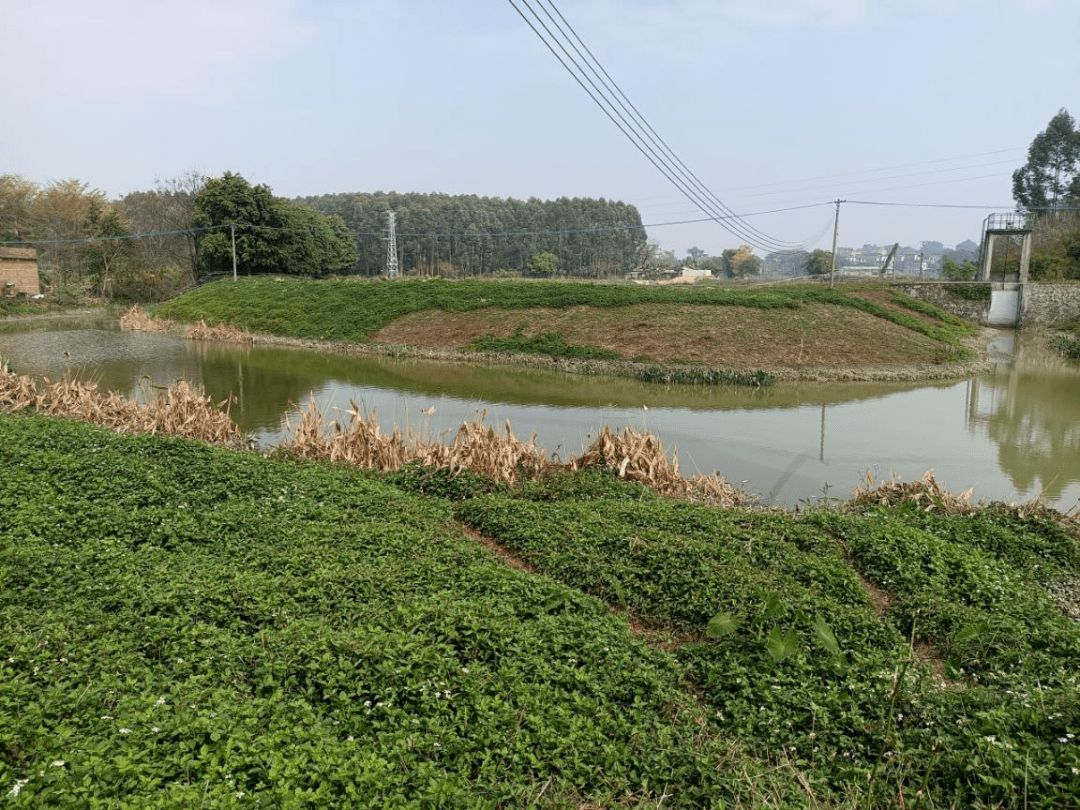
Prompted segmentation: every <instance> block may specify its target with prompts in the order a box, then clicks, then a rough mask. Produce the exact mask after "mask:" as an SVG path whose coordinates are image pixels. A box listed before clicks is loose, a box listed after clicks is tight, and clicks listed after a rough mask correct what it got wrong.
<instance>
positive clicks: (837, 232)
mask: <svg viewBox="0 0 1080 810" xmlns="http://www.w3.org/2000/svg"><path fill="white" fill-rule="evenodd" d="M842 202H847V200H837V201H836V222H835V223H834V224H833V231H832V261H831V263H830V264H831V266H830V267H829V287H832V286H833V284H835V278H836V239H837V237H839V236H840V203H842Z"/></svg>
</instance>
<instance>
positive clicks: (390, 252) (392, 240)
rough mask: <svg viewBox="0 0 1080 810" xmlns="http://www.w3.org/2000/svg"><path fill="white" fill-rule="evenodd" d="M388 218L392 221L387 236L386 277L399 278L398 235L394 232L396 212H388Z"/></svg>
mask: <svg viewBox="0 0 1080 810" xmlns="http://www.w3.org/2000/svg"><path fill="white" fill-rule="evenodd" d="M386 216H387V218H388V219H389V220H390V227H389V231H388V233H387V235H386V277H387V278H397V276H398V261H397V233H396V232H395V230H394V227H395V226H394V212H393V211H387V212H386Z"/></svg>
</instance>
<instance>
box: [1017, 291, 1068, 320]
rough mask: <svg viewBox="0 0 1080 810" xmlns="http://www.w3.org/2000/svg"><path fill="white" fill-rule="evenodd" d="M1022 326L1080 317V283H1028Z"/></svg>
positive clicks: (1021, 317)
mask: <svg viewBox="0 0 1080 810" xmlns="http://www.w3.org/2000/svg"><path fill="white" fill-rule="evenodd" d="M1021 306H1022V307H1023V313H1022V314H1021V316H1020V326H1021V327H1024V326H1053V325H1055V324H1059V323H1063V322H1065V321H1069V320H1073V319H1080V283H1073V284H1028V285H1026V286H1025V287H1024V296H1023V303H1022V304H1021Z"/></svg>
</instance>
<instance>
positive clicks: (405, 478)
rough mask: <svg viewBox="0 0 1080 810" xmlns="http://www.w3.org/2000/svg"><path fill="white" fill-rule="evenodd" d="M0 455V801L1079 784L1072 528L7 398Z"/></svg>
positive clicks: (944, 789) (134, 802)
mask: <svg viewBox="0 0 1080 810" xmlns="http://www.w3.org/2000/svg"><path fill="white" fill-rule="evenodd" d="M0 469H2V470H3V471H4V475H3V476H2V477H0V644H2V650H0V653H2V657H0V795H5V794H7V793H8V792H9V791H11V790H14V789H15V787H16V786H18V787H19V790H17V791H16V793H17V794H18V795H17V796H15V797H14V799H12V798H11V797H10V796H9V802H12V803H13V804H15V806H27V807H30V806H34V807H62V806H87V805H93V804H94V803H99V804H102V805H105V804H108V806H117V807H129V806H130V807H136V806H137V807H180V806H192V805H198V806H213V807H219V806H244V805H247V804H256V803H261V804H262V805H263V806H312V807H315V806H319V807H344V806H375V807H440V806H446V807H450V806H453V807H519V806H525V805H529V804H530V803H534V804H536V805H537V806H542V807H560V808H561V807H567V808H571V807H573V808H581V807H605V808H607V807H656V806H663V807H665V808H669V807H675V808H691V807H740V806H741V807H755V808H756V807H770V806H772V807H792V808H795V807H806V808H811V807H815V808H819V807H825V808H828V807H856V806H857V807H862V808H891V807H897V806H906V807H915V806H918V807H923V808H972V807H975V808H979V807H985V808H989V807H1009V808H1044V809H1045V810H1049V809H1050V808H1054V810H1058V809H1059V808H1060V809H1062V810H1063V809H1064V808H1072V807H1075V806H1076V799H1077V797H1078V796H1080V625H1078V624H1077V622H1076V621H1074V620H1070V619H1068V618H1066V616H1065V614H1064V612H1063V610H1062V608H1061V606H1060V605H1059V604H1058V601H1056V598H1058V599H1059V598H1060V596H1061V595H1062V594H1064V593H1071V594H1072V596H1073V599H1074V600H1075V597H1076V593H1075V591H1076V587H1077V584H1078V578H1077V572H1078V571H1080V531H1078V530H1077V527H1076V525H1075V523H1069V522H1067V521H1062V520H1054V519H1051V516H1050V515H1046V516H1042V515H1034V516H1024V515H1021V514H1018V513H1017V512H1016V511H1010V510H1007V509H1005V508H1004V507H988V508H984V509H982V510H979V511H977V512H975V513H973V514H970V515H957V516H944V515H936V514H931V513H927V512H924V511H921V510H918V509H914V508H911V509H908V508H903V507H901V508H894V509H891V510H890V509H885V508H881V507H877V508H871V509H867V510H865V511H863V512H852V511H844V510H840V509H835V508H832V509H820V510H812V511H811V512H810V513H809V514H807V515H804V516H795V515H783V514H762V513H752V512H747V511H739V510H722V509H715V508H709V507H705V506H700V505H693V504H687V503H679V502H674V501H667V500H664V499H661V498H659V497H658V496H655V495H653V494H651V493H650V492H648V491H647V490H644V489H641V488H637V487H635V486H631V485H626V484H623V483H621V482H619V481H617V480H616V479H614V478H613V477H611V475H610V474H608V473H606V472H585V473H580V474H557V475H555V476H553V477H552V478H550V479H549V480H547V481H546V482H542V483H538V482H528V483H526V484H524V485H522V486H520V487H519V488H518V489H516V490H513V491H510V490H506V489H505V488H499V487H495V486H494V485H491V484H489V483H487V482H485V481H484V480H483V479H480V478H478V477H476V476H472V475H469V474H462V475H459V476H447V475H439V474H432V473H430V472H428V473H424V472H422V471H417V470H405V471H402V472H399V473H395V474H391V475H387V476H375V475H373V474H367V473H359V472H356V471H352V470H347V469H341V468H335V467H331V466H329V465H298V464H294V463H292V462H289V461H274V460H267V459H261V458H258V457H256V456H252V455H246V454H243V453H238V452H233V451H226V450H214V449H210V448H207V447H204V446H200V445H196V444H192V443H189V442H185V441H181V440H167V439H160V438H152V437H118V436H114V435H112V434H109V433H106V432H104V431H101V430H97V429H93V428H89V427H86V426H84V425H79V424H72V423H67V422H62V421H55V420H47V419H42V418H30V417H4V418H0ZM466 529H467V530H468V532H479V533H482V534H483V535H486V536H487V538H488V539H489V541H491V540H493V541H496V542H497V543H498V544H500V545H501V547H502V548H503V549H504V550H508V551H509V552H511V553H513V554H514V555H516V556H517V558H518V560H519V561H520V562H521V563H522V564H523V565H522V567H523V568H527V569H528V570H530V571H532V572H535V573H525V572H523V571H522V570H518V569H517V568H512V567H510V566H507V565H505V564H504V563H503V562H502V561H501V560H500V559H499V558H498V557H496V556H495V555H493V554H492V553H491V552H489V551H488V550H487V549H486V548H485V547H484V546H483V545H481V544H480V543H478V542H477V541H476V540H474V539H471V536H470V534H469V533H468V532H467V531H466ZM1073 605H1074V607H1075V601H1074V602H1073ZM628 620H629V624H631V625H632V626H634V627H636V628H638V632H639V635H638V636H635V635H633V634H632V633H631V632H630V630H629V629H628V627H627V624H628ZM642 637H644V638H649V639H651V643H645V642H644V641H642V640H641V638H642ZM58 763H59V764H58Z"/></svg>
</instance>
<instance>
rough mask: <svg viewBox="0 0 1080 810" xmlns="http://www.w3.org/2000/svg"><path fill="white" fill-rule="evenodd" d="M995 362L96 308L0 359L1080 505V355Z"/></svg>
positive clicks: (1029, 347) (268, 420)
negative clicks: (437, 349) (534, 348)
mask: <svg viewBox="0 0 1080 810" xmlns="http://www.w3.org/2000/svg"><path fill="white" fill-rule="evenodd" d="M992 348H993V350H994V356H995V358H996V360H997V363H996V367H995V369H994V371H993V372H992V373H989V374H984V375H980V376H976V377H971V378H969V379H963V380H956V381H946V382H940V381H938V382H932V383H914V384H913V383H905V384H881V383H799V384H780V385H777V386H775V387H773V388H770V389H757V390H751V389H745V388H727V387H725V388H704V387H695V386H660V385H654V384H647V383H639V382H634V381H630V380H624V379H618V378H606V377H603V378H602V377H581V376H576V375H570V374H563V373H557V372H551V371H541V370H536V369H521V368H512V367H505V366H497V365H471V364H458V363H454V364H449V363H438V362H431V361H420V360H400V359H391V358H384V357H369V356H364V355H352V354H343V353H319V352H312V351H307V350H301V349H291V348H281V347H272V346H260V345H256V346H239V345H231V344H221V343H200V342H192V341H186V340H184V339H183V338H181V337H179V336H176V335H163V334H154V333H140V332H123V331H121V330H120V328H119V324H118V322H117V321H116V320H115V319H114V318H110V317H107V316H103V315H102V316H93V317H86V318H80V319H72V318H57V319H48V320H34V321H7V322H0V356H2V357H3V358H5V359H6V360H8V361H9V362H10V363H11V365H12V366H13V367H14V368H15V369H16V370H17V371H18V372H20V373H23V374H30V375H33V376H38V377H40V376H48V377H50V378H51V379H57V378H59V377H61V376H63V375H64V374H70V375H77V376H79V377H80V378H82V379H92V380H95V381H97V382H98V384H99V386H100V388H101V389H102V390H103V391H119V392H122V393H125V394H128V395H130V394H133V393H137V392H138V391H140V390H147V386H149V385H155V386H165V385H168V384H169V383H170V382H173V381H175V380H178V379H185V380H187V381H188V382H190V383H192V384H194V385H197V386H201V387H202V388H203V389H205V391H206V392H207V393H208V394H209V395H210V396H212V397H213V398H214V399H215V401H220V400H225V399H227V398H228V397H236V402H235V403H234V404H233V405H232V407H231V413H232V416H233V419H234V420H235V421H236V422H237V424H239V425H240V427H241V428H242V429H243V430H244V431H245V432H247V433H249V434H250V435H251V436H252V437H253V438H254V439H255V440H256V441H258V442H259V443H260V444H262V445H264V446H269V445H273V444H274V443H276V442H277V441H279V440H280V439H281V438H282V436H283V435H284V434H285V433H286V432H287V430H288V427H287V425H288V422H289V419H290V417H291V418H292V421H293V423H295V421H296V414H297V412H298V407H297V404H299V405H300V406H306V405H307V403H308V401H309V400H310V399H312V398H314V400H315V402H316V403H317V404H318V406H319V407H320V408H321V409H322V410H323V412H324V413H326V414H327V415H328V417H330V418H344V417H339V416H338V414H339V413H340V412H344V411H347V410H349V408H350V402H353V401H355V402H356V403H357V405H359V406H360V408H361V409H362V410H364V411H369V410H374V411H375V412H376V413H377V415H378V417H379V421H380V423H381V424H382V425H383V427H384V428H385V429H387V430H389V429H391V428H392V427H394V426H395V425H396V426H400V427H403V428H404V427H405V426H406V425H411V426H412V427H413V429H414V430H417V431H421V432H423V433H424V434H425V435H429V436H433V435H443V434H446V433H449V432H451V431H452V430H454V429H456V428H457V426H458V425H460V424H461V422H463V421H467V420H472V419H473V418H474V417H476V416H477V415H478V414H480V413H483V412H485V411H486V412H487V417H486V420H487V423H488V424H490V425H492V426H494V427H496V428H499V429H501V428H502V426H503V425H504V423H505V422H506V421H507V420H508V421H509V422H510V425H511V427H512V429H513V431H514V433H515V434H516V435H517V436H519V437H521V438H526V439H527V438H528V437H529V435H530V434H531V433H533V432H535V433H536V434H537V437H538V441H539V443H540V445H541V446H542V447H545V448H546V449H548V450H549V451H550V452H554V453H557V454H558V455H559V456H560V457H561V458H563V459H566V458H568V457H569V456H571V455H575V454H577V453H580V452H581V451H582V449H583V448H584V447H586V446H587V445H588V444H589V443H590V441H591V439H592V437H594V436H595V435H596V432H597V431H598V430H599V429H600V428H601V427H602V426H603V425H605V424H607V425H610V426H611V427H612V428H613V429H621V428H622V427H624V426H626V425H630V426H632V427H634V428H636V429H647V430H649V431H650V432H652V433H654V434H656V435H657V436H658V437H659V438H660V439H661V440H662V441H663V442H664V445H665V447H666V448H667V449H668V451H669V452H670V451H672V450H673V449H675V448H677V449H678V453H679V461H680V465H681V469H682V471H683V473H684V474H691V473H695V472H714V471H715V472H717V473H719V474H720V475H722V476H723V477H724V478H726V479H728V480H729V481H731V482H733V483H736V484H742V485H744V486H745V487H746V489H747V490H748V491H749V492H752V493H755V494H757V495H759V496H760V497H761V498H762V499H763V500H764V501H766V502H769V503H782V504H786V505H789V506H790V505H795V504H798V503H800V502H802V503H815V502H818V501H819V500H820V499H821V498H823V497H826V496H828V497H844V496H846V495H848V494H850V492H851V491H852V489H853V488H854V487H855V486H856V485H857V484H858V483H860V482H862V481H863V480H864V479H865V476H866V475H867V473H869V474H871V475H872V476H873V477H874V478H875V479H877V480H881V479H883V478H888V477H889V476H890V475H893V474H895V475H899V476H901V477H902V478H903V479H904V480H912V479H915V478H918V477H920V476H921V475H922V474H923V473H924V472H925V471H927V470H933V471H934V475H935V477H936V478H937V479H938V481H939V482H941V483H942V484H943V485H944V486H946V487H947V488H948V489H950V490H951V491H953V492H961V491H963V490H966V489H968V488H969V487H971V488H973V489H974V493H973V494H974V498H975V499H976V500H1005V501H1030V500H1033V499H1034V498H1036V497H1039V496H1041V497H1042V498H1043V499H1044V501H1045V502H1046V503H1047V504H1048V505H1051V506H1054V507H1056V508H1058V509H1060V510H1061V511H1069V510H1072V509H1075V508H1077V506H1078V505H1080V365H1078V364H1076V363H1070V362H1068V361H1064V360H1062V359H1061V358H1059V357H1058V356H1057V355H1055V354H1053V353H1052V352H1050V351H1049V350H1047V349H1046V348H1045V346H1044V345H1043V343H1042V341H1039V340H1036V339H1033V338H1029V337H1028V336H1026V335H1023V334H1022V333H1021V334H1019V335H1017V334H1014V333H1013V332H1012V331H1008V330H1004V331H1002V332H1001V334H1000V335H999V337H998V339H997V340H996V341H995V343H994V346H993V347H992Z"/></svg>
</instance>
